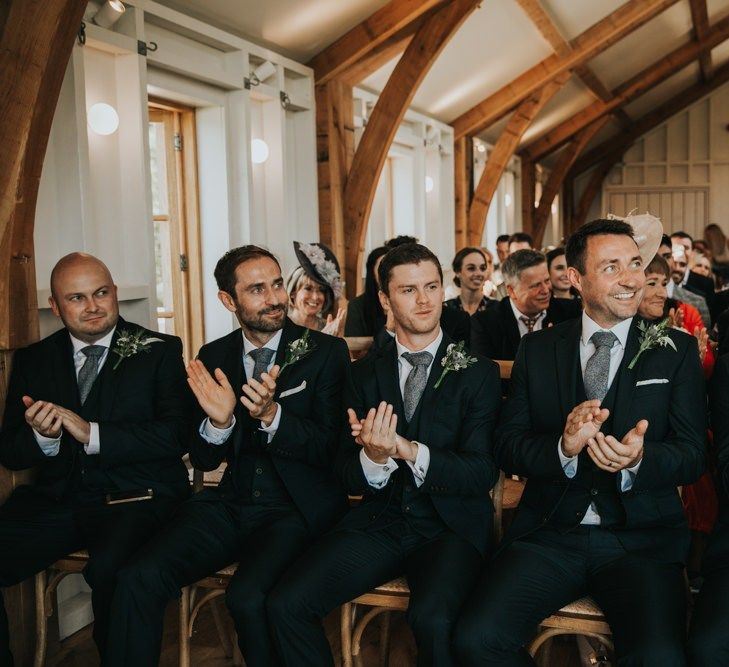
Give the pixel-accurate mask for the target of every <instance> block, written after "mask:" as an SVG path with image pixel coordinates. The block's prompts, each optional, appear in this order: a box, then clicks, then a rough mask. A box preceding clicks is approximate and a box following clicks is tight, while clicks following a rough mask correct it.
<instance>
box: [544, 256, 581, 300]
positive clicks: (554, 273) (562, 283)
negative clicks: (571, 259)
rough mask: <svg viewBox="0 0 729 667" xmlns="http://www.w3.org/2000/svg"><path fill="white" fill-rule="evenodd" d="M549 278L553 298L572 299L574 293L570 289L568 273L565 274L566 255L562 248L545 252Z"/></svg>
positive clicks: (574, 295)
mask: <svg viewBox="0 0 729 667" xmlns="http://www.w3.org/2000/svg"><path fill="white" fill-rule="evenodd" d="M545 256H546V258H547V270H548V271H549V280H550V282H551V283H552V298H553V299H574V298H575V297H576V294H575V293H574V290H573V289H572V283H570V278H569V275H567V257H566V256H565V254H564V248H554V249H553V250H550V251H549V252H548V253H546V255H545Z"/></svg>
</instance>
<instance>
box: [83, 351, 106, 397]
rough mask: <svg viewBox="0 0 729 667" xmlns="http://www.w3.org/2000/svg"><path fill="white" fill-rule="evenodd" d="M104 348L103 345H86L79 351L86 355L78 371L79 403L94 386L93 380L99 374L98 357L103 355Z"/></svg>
mask: <svg viewBox="0 0 729 667" xmlns="http://www.w3.org/2000/svg"><path fill="white" fill-rule="evenodd" d="M105 351H106V348H105V347H104V346H103V345H87V346H86V347H82V348H81V352H83V353H84V354H85V355H86V361H84V365H83V366H81V370H80V371H79V372H78V393H79V396H80V397H81V405H83V404H84V403H85V401H86V397H87V396H88V395H89V392H90V391H91V387H93V386H94V380H96V376H97V375H98V374H99V359H101V357H102V356H103V355H104V352H105Z"/></svg>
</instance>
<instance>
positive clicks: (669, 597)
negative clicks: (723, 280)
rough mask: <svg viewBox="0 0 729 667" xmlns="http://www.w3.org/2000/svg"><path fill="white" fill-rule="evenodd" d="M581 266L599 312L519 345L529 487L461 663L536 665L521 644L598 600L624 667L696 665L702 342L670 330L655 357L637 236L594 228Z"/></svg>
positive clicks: (505, 452)
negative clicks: (692, 539) (694, 520)
mask: <svg viewBox="0 0 729 667" xmlns="http://www.w3.org/2000/svg"><path fill="white" fill-rule="evenodd" d="M567 261H568V264H569V267H570V268H569V273H570V280H571V282H572V284H573V285H574V287H575V288H576V289H577V290H578V291H579V292H580V294H581V295H582V299H583V302H584V308H585V311H584V313H583V315H582V318H581V319H578V320H575V321H573V322H565V323H563V324H560V325H557V326H554V327H552V328H551V329H547V330H544V331H542V332H540V333H537V334H534V335H533V336H527V337H526V338H525V339H524V340H523V342H522V345H521V347H520V348H519V353H518V354H517V358H516V362H515V364H514V369H513V372H512V376H511V382H512V386H511V388H512V393H511V395H510V397H509V399H508V401H507V404H506V406H505V407H504V410H503V413H502V419H501V420H500V422H499V428H498V431H497V440H496V447H495V456H496V460H497V462H498V464H499V466H500V467H501V468H502V469H503V470H504V472H506V473H507V474H518V475H523V476H525V477H526V478H527V484H526V488H525V490H524V495H523V496H522V499H521V502H520V504H519V509H518V511H517V515H516V517H515V519H514V522H513V523H512V525H511V526H510V527H509V530H508V533H507V535H506V537H505V541H504V546H503V547H502V548H501V550H500V553H499V555H498V556H497V558H496V559H495V561H494V563H493V564H492V566H491V567H490V568H489V570H488V571H487V572H486V573H485V574H484V576H483V579H482V580H481V582H480V584H479V585H478V587H477V588H476V590H475V591H474V594H473V596H472V598H471V599H470V601H469V602H468V603H467V604H466V606H465V608H464V611H463V614H462V617H461V619H460V620H459V623H458V628H457V631H456V643H457V648H458V651H459V655H460V658H461V664H464V665H497V664H498V665H529V664H533V663H532V662H531V660H530V658H529V656H528V655H527V654H526V651H525V650H524V648H523V646H524V643H525V642H526V641H528V640H529V638H530V637H531V636H533V634H534V630H535V628H536V626H537V624H538V623H539V622H540V621H541V620H542V619H544V618H545V617H547V616H549V615H550V614H552V613H553V612H555V611H556V610H558V609H559V608H560V607H562V606H563V605H565V604H568V603H570V602H572V601H574V600H576V599H578V598H580V597H583V596H585V595H590V596H592V597H593V598H594V599H595V601H596V602H597V604H598V605H599V606H600V608H601V609H602V610H603V612H604V613H605V616H606V619H607V622H608V623H609V624H610V628H611V630H612V633H613V637H614V640H615V651H616V654H617V655H616V658H617V662H618V664H620V665H661V666H668V665H684V664H685V652H684V642H683V637H684V631H685V627H686V626H685V621H686V595H685V583H684V576H683V561H684V559H685V556H686V552H687V549H688V544H689V531H688V526H687V523H686V518H685V516H684V512H683V507H682V504H681V499H680V497H679V495H678V491H677V488H676V487H678V486H680V485H683V484H690V483H691V482H693V481H695V480H696V479H698V478H699V476H700V475H701V473H702V472H703V469H704V457H705V452H704V439H705V429H706V423H705V416H706V410H705V395H704V382H703V374H702V370H701V364H700V362H699V355H698V350H697V344H696V339H695V338H694V337H693V336H689V335H688V334H685V333H683V332H680V331H676V330H673V329H668V330H665V331H664V333H663V334H662V335H663V336H665V337H666V338H665V339H664V340H663V341H662V342H663V345H661V344H654V345H650V346H643V348H641V340H640V339H641V331H640V329H639V327H638V324H639V323H638V321H637V320H636V319H635V315H636V312H637V309H638V305H639V303H640V301H641V298H642V295H643V290H644V285H645V275H644V272H643V262H642V259H641V256H640V254H639V251H638V247H637V246H636V243H635V241H634V240H633V236H632V228H631V227H630V225H628V224H627V223H625V222H623V221H619V220H595V221H593V222H591V223H588V224H587V225H584V226H583V227H581V228H580V229H579V230H578V231H577V232H575V234H574V235H573V236H572V237H571V238H570V240H569V242H568V244H567ZM641 349H642V352H640V350H641ZM639 352H640V353H639Z"/></svg>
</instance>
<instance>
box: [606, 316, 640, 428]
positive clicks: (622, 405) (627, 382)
mask: <svg viewBox="0 0 729 667" xmlns="http://www.w3.org/2000/svg"><path fill="white" fill-rule="evenodd" d="M639 322H640V319H639V318H638V317H637V316H636V317H634V318H633V321H632V323H631V325H630V331H629V332H628V339H627V340H626V341H625V353H624V354H623V359H622V361H621V362H620V366H619V367H618V372H617V373H616V374H615V379H614V380H613V382H617V383H618V384H617V386H616V389H617V392H616V394H615V406H614V414H613V431H614V433H615V437H617V438H618V439H620V438H622V437H623V435H624V434H625V433H627V432H628V431H629V430H630V429H631V428H633V426H635V424H629V423H628V422H627V416H628V414H629V412H630V406H631V404H632V402H633V394H634V393H635V382H636V378H637V377H638V372H639V371H640V367H641V363H642V362H643V357H644V355H641V357H640V359H639V360H638V362H637V363H636V364H635V366H634V367H633V368H632V370H631V369H630V368H628V366H629V365H630V362H631V361H632V360H633V357H635V355H636V354H637V353H638V349H639V347H640V342H639V338H640V331H639V330H638V323H639Z"/></svg>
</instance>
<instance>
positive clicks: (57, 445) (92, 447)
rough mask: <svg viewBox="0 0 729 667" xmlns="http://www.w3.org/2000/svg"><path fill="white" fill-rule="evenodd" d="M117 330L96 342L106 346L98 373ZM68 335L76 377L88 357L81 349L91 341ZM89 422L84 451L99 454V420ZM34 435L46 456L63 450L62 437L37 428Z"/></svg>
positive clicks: (95, 343) (114, 329)
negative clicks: (44, 434) (87, 439)
mask: <svg viewBox="0 0 729 667" xmlns="http://www.w3.org/2000/svg"><path fill="white" fill-rule="evenodd" d="M115 331H116V327H114V328H113V329H112V330H111V331H110V332H109V333H108V334H106V336H104V337H103V338H100V339H99V340H97V341H96V342H94V345H101V346H102V347H103V348H104V354H102V355H101V357H100V358H99V369H98V373H101V369H102V368H103V367H104V363H105V362H106V358H107V357H108V356H109V347H111V339H112V338H113V337H114V332H115ZM68 336H69V338H70V339H71V345H72V346H73V365H74V368H75V369H76V378H78V373H79V371H80V370H81V367H82V366H83V365H84V364H85V363H86V359H87V357H86V355H85V354H84V353H83V352H81V350H82V349H83V348H85V347H86V346H87V345H89V343H86V342H84V341H82V340H79V339H78V338H76V337H74V336H72V335H71V334H68ZM89 424H90V426H91V432H90V434H89V442H88V443H87V444H85V445H84V451H85V452H86V453H87V454H98V453H99V451H100V449H101V443H100V441H99V424H98V423H97V422H89ZM33 435H34V436H35V440H36V442H37V443H38V446H39V447H40V448H41V450H42V451H43V453H44V454H45V455H46V456H56V454H58V452H59V451H60V450H61V438H60V437H58V438H46V437H45V436H43V435H41V434H40V433H38V431H36V430H35V429H33Z"/></svg>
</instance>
